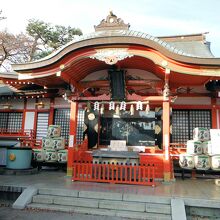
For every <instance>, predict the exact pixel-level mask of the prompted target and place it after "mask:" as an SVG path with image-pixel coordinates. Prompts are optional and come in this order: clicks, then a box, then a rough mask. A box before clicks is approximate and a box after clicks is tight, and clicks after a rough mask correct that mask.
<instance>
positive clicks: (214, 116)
mask: <svg viewBox="0 0 220 220" xmlns="http://www.w3.org/2000/svg"><path fill="white" fill-rule="evenodd" d="M211 105H212V128H213V129H216V128H217V108H216V99H215V98H212V103H211Z"/></svg>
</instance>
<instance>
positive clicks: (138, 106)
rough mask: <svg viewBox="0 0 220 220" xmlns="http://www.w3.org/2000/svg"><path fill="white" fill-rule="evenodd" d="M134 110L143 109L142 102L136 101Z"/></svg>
mask: <svg viewBox="0 0 220 220" xmlns="http://www.w3.org/2000/svg"><path fill="white" fill-rule="evenodd" d="M136 110H137V111H138V110H143V104H142V102H141V101H138V102H137V104H136Z"/></svg>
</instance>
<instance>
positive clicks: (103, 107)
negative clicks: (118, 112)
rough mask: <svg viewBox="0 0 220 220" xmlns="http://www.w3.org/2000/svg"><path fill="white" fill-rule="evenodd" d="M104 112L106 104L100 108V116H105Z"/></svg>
mask: <svg viewBox="0 0 220 220" xmlns="http://www.w3.org/2000/svg"><path fill="white" fill-rule="evenodd" d="M104 110H105V106H104V104H102V105H101V108H100V114H101V115H103V114H104Z"/></svg>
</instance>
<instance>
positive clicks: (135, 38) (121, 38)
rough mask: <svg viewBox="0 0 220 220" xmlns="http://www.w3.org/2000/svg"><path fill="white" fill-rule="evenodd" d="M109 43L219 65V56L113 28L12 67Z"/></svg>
mask: <svg viewBox="0 0 220 220" xmlns="http://www.w3.org/2000/svg"><path fill="white" fill-rule="evenodd" d="M110 44H112V45H114V44H126V45H129V44H131V45H142V46H146V47H150V48H153V49H155V50H157V51H159V52H161V53H162V54H163V55H165V56H167V57H169V58H171V59H174V60H176V61H179V62H184V63H191V64H201V65H220V58H213V57H205V58H204V57H202V56H198V55H193V54H190V53H186V52H184V51H183V50H180V49H177V47H174V46H171V44H173V45H174V43H171V44H170V43H167V42H166V41H164V40H162V39H159V38H157V37H153V36H151V35H149V34H145V33H142V32H138V31H131V30H113V31H98V32H94V33H91V34H87V35H83V36H81V37H78V38H77V39H75V40H73V41H71V42H69V43H68V44H67V45H65V46H63V47H61V48H60V49H58V50H57V51H55V52H53V53H51V54H50V55H49V56H47V57H45V58H43V59H41V60H37V61H34V62H32V63H25V64H14V65H13V69H14V70H15V71H22V70H28V69H35V68H39V67H43V66H47V65H50V64H52V63H54V62H57V61H58V60H59V59H61V58H62V57H63V56H65V55H66V54H68V53H70V52H71V51H73V50H78V49H81V48H83V47H88V46H98V45H110Z"/></svg>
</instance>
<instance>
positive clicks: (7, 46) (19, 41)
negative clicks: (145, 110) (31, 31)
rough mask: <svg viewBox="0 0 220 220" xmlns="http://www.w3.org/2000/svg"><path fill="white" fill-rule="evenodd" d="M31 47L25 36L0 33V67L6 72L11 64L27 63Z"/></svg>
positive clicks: (6, 32) (30, 42) (5, 32)
mask: <svg viewBox="0 0 220 220" xmlns="http://www.w3.org/2000/svg"><path fill="white" fill-rule="evenodd" d="M32 45H33V41H32V40H31V39H30V37H28V36H27V35H25V34H22V33H21V34H18V35H14V34H11V33H9V32H8V31H6V30H5V31H2V32H0V67H3V68H4V69H5V70H6V71H8V70H10V64H11V63H25V62H28V61H29V60H30V51H31V48H32Z"/></svg>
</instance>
